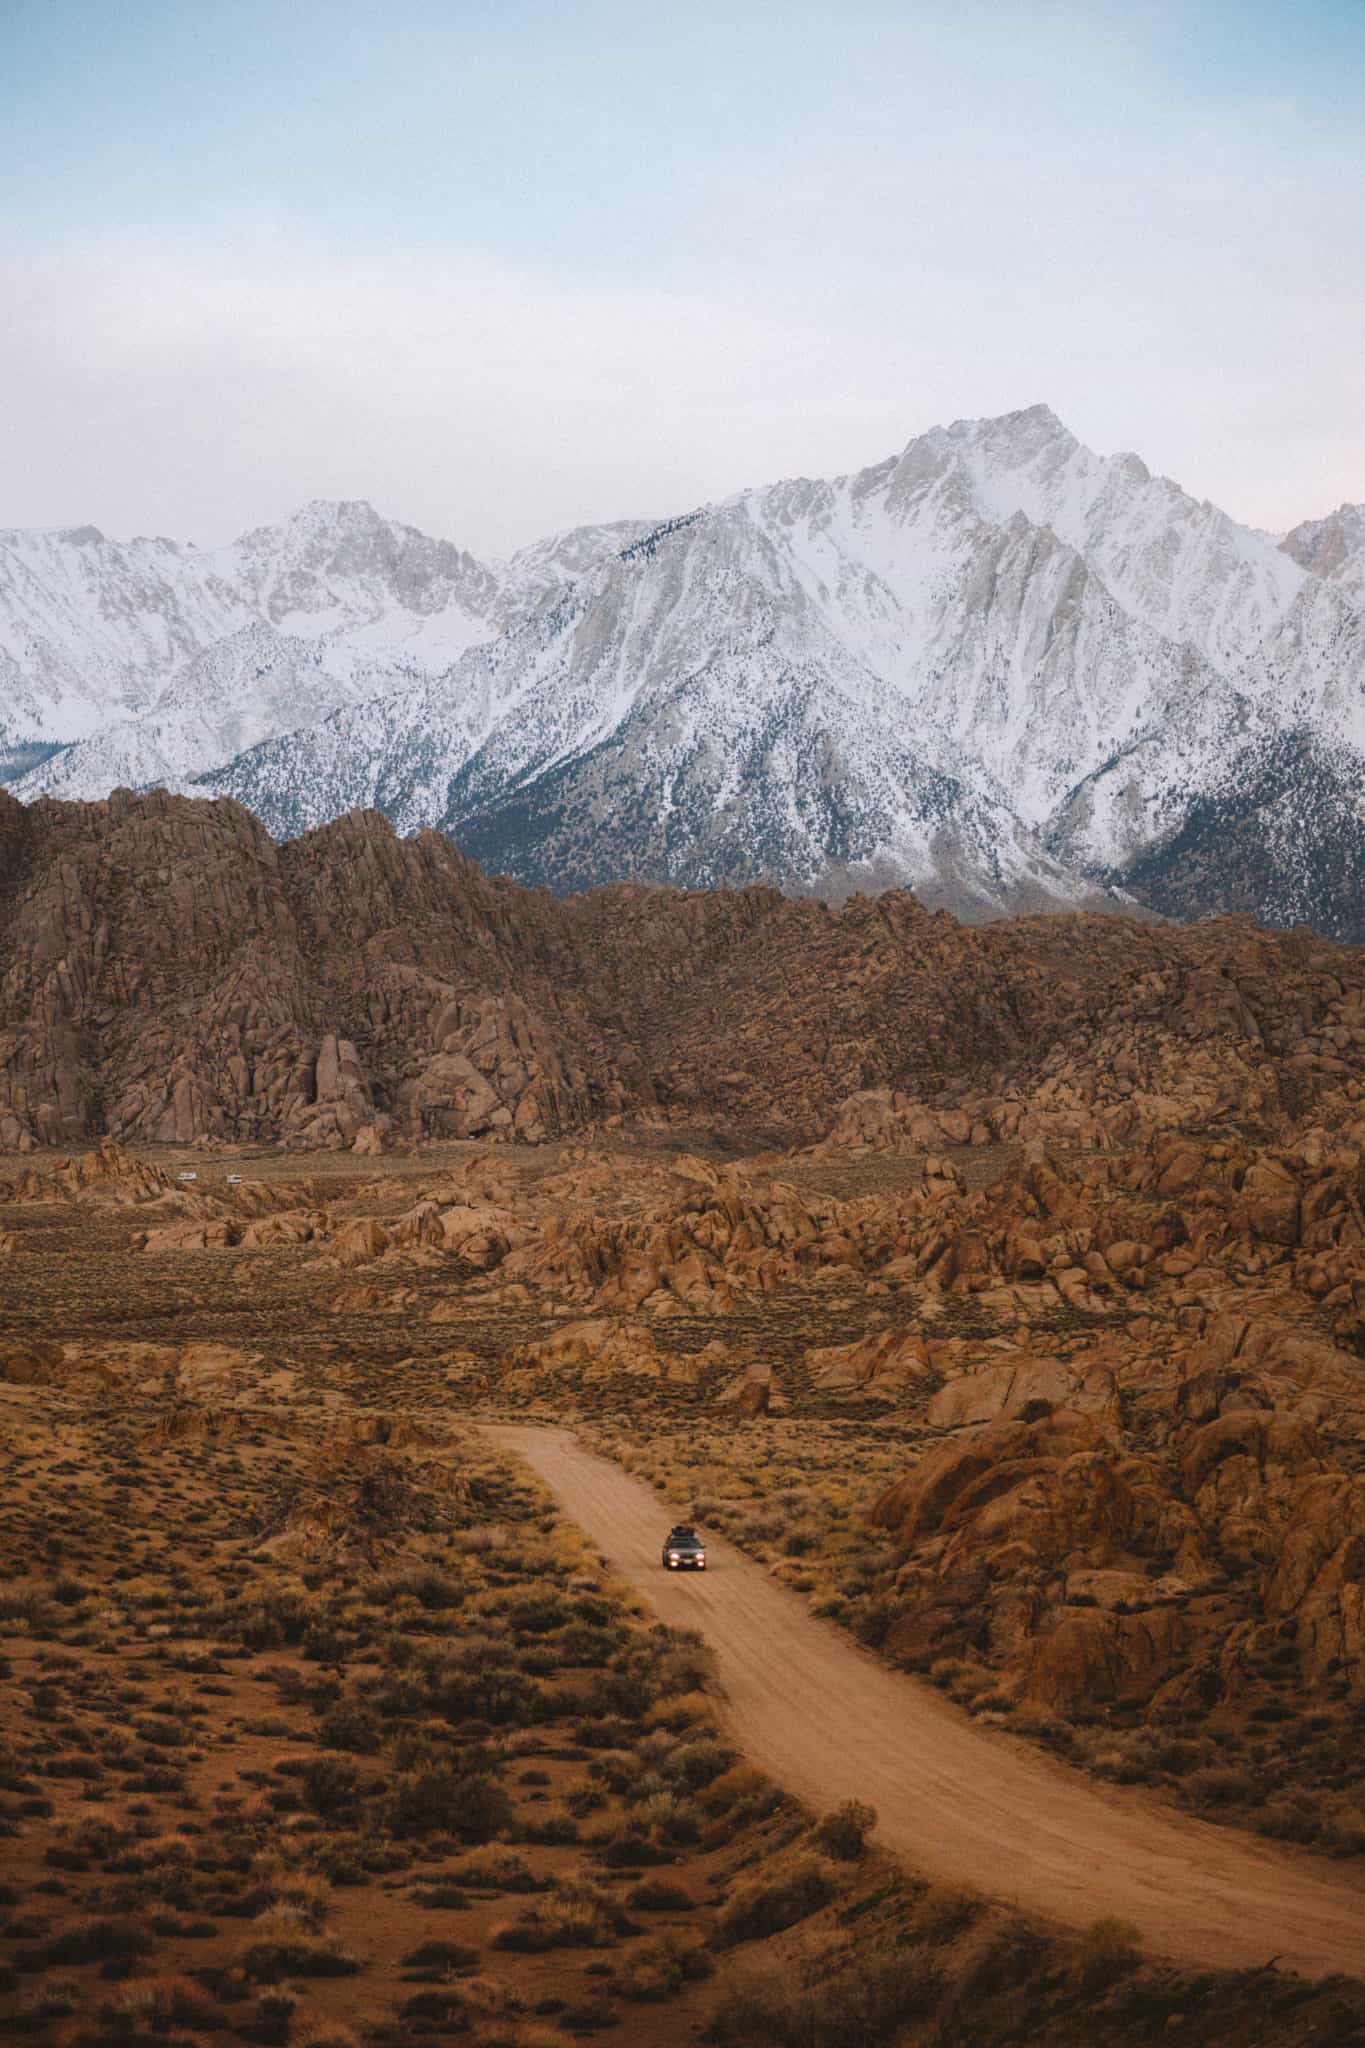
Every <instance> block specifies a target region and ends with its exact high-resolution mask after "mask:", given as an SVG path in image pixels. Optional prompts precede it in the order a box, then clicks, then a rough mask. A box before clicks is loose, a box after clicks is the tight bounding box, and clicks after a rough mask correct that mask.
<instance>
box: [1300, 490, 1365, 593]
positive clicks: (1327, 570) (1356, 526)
mask: <svg viewBox="0 0 1365 2048" xmlns="http://www.w3.org/2000/svg"><path fill="white" fill-rule="evenodd" d="M1282 545H1283V547H1284V551H1285V553H1286V554H1287V555H1292V556H1293V558H1294V560H1295V561H1296V562H1298V563H1300V564H1301V565H1302V566H1303V567H1304V568H1305V569H1311V570H1312V572H1313V574H1314V575H1315V576H1322V577H1325V578H1326V580H1327V581H1328V582H1329V583H1334V584H1335V585H1336V587H1337V589H1338V590H1341V591H1344V593H1345V594H1346V596H1347V597H1349V598H1350V599H1351V600H1352V602H1353V603H1356V604H1360V603H1365V505H1339V506H1338V507H1337V509H1336V511H1335V512H1330V513H1329V514H1328V515H1327V517H1326V518H1325V519H1306V520H1305V521H1304V523H1303V525H1302V526H1296V527H1295V528H1294V530H1293V532H1292V533H1287V534H1286V535H1285V537H1284V541H1283V543H1282Z"/></svg>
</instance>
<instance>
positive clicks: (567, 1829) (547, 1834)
mask: <svg viewBox="0 0 1365 2048" xmlns="http://www.w3.org/2000/svg"><path fill="white" fill-rule="evenodd" d="M525 1834H526V1839H527V1841H528V1842H539V1843H541V1844H542V1845H543V1846H545V1847H547V1848H565V1847H567V1845H568V1844H569V1843H570V1842H576V1841H577V1840H578V1822H577V1821H576V1820H575V1819H574V1817H573V1815H572V1814H571V1813H547V1814H546V1816H545V1818H544V1819H543V1820H537V1821H531V1822H529V1823H528V1825H527V1827H526V1829H525Z"/></svg>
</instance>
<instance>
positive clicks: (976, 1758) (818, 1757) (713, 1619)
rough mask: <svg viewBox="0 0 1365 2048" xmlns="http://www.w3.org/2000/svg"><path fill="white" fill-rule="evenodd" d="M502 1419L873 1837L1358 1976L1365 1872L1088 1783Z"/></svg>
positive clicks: (1174, 1951)
mask: <svg viewBox="0 0 1365 2048" xmlns="http://www.w3.org/2000/svg"><path fill="white" fill-rule="evenodd" d="M489 1434H490V1435H491V1436H492V1437H494V1438H495V1439H496V1441H498V1442H499V1443H501V1444H503V1445H504V1446H505V1447H506V1448H507V1449H509V1450H513V1451H516V1452H518V1453H520V1455H521V1456H522V1457H524V1458H525V1459H526V1460H527V1461H528V1463H530V1464H531V1465H532V1466H534V1468H535V1469H536V1470H537V1471H538V1472H539V1473H540V1474H541V1476H542V1478H544V1479H545V1480H546V1482H547V1483H548V1484H549V1485H550V1486H551V1487H552V1488H553V1490H554V1492H555V1494H556V1496H557V1497H558V1499H559V1502H560V1505H561V1506H562V1508H563V1509H564V1511H565V1513H566V1514H567V1515H568V1516H569V1517H570V1519H571V1520H573V1521H574V1522H576V1523H577V1524H578V1525H579V1527H580V1528H581V1529H583V1530H584V1531H585V1532H586V1533H587V1534H588V1535H590V1536H591V1537H592V1538H593V1540H594V1541H595V1542H596V1543H597V1544H598V1545H599V1546H600V1547H601V1549H602V1551H603V1553H604V1555H605V1556H607V1557H608V1558H609V1559H610V1561H611V1563H612V1564H613V1565H614V1566H615V1567H616V1569H617V1570H618V1571H619V1572H620V1573H621V1574H622V1576H623V1577H625V1578H627V1579H629V1580H630V1581H631V1582H632V1583H633V1584H634V1585H636V1586H637V1587H638V1588H639V1589H640V1591H641V1592H642V1593H644V1594H645V1595H647V1597H648V1599H649V1602H650V1604H651V1606H652V1607H653V1608H654V1610H655V1612H656V1613H657V1614H658V1615H659V1617H660V1619H661V1620H664V1621H669V1622H674V1623H677V1624H680V1625H683V1626H689V1627H694V1628H698V1629H700V1630H702V1631H703V1633H704V1634H705V1636H706V1639H707V1641H708V1642H709V1643H710V1644H711V1646H712V1648H713V1649H714V1650H715V1653H716V1656H717V1659H718V1661H719V1667H720V1677H721V1680H722V1683H723V1684H724V1687H725V1691H726V1694H727V1698H728V1709H727V1711H728V1717H729V1720H730V1723H731V1726H732V1729H733V1733H734V1735H735V1738H736V1740H737V1742H738V1743H739V1744H740V1745H742V1747H743V1749H744V1751H745V1753H746V1755H747V1756H749V1757H750V1758H751V1759H752V1760H753V1762H755V1763H757V1764H759V1765H761V1766H762V1768H763V1769H764V1770H766V1771H768V1772H770V1773H771V1774H772V1776H773V1777H774V1778H776V1779H777V1780H778V1781H779V1782H780V1783H781V1784H783V1785H785V1786H786V1787H787V1788H788V1790H789V1791H792V1792H795V1793H796V1794H798V1795H799V1796H800V1797H801V1798H803V1799H805V1800H807V1801H808V1802H809V1803H810V1804H811V1805H812V1806H814V1807H816V1808H817V1809H827V1808H829V1807H831V1806H835V1805H837V1804H838V1803H839V1802H840V1801H841V1800H844V1799H855V1798H856V1799H866V1800H869V1801H871V1803H872V1804H873V1805H874V1806H875V1807H876V1809H877V1812H878V1814H879V1816H880V1824H879V1828H878V1838H879V1840H880V1841H881V1842H883V1843H884V1844H885V1845H886V1847H887V1848H889V1849H891V1850H893V1851H895V1852H896V1853H897V1854H898V1855H901V1856H903V1857H904V1858H905V1860H906V1862H907V1863H909V1864H910V1865H911V1866H912V1867H913V1868H915V1869H917V1870H920V1871H923V1872H925V1873H927V1874H929V1875H933V1876H937V1877H942V1878H948V1879H953V1880H955V1881H957V1882H960V1883H964V1884H969V1885H973V1886H975V1887H977V1888H978V1889H980V1890H982V1891H985V1892H989V1893H992V1894H993V1895H994V1896H996V1897H998V1898H1005V1899H1009V1900H1012V1901H1014V1902H1016V1903H1017V1904H1018V1905H1020V1906H1021V1907H1023V1908H1025V1909H1026V1910H1028V1911H1030V1912H1032V1913H1035V1914H1041V1915H1044V1916H1046V1917H1048V1918H1051V1919H1054V1920H1058V1921H1065V1922H1070V1923H1072V1924H1081V1925H1084V1924H1086V1923H1088V1922H1089V1921H1092V1920H1094V1919H1097V1918H1098V1917H1100V1916H1101V1915H1104V1914H1115V1915H1118V1916H1119V1917H1120V1918H1122V1919H1125V1920H1131V1921H1133V1922H1135V1923H1136V1925H1137V1926H1138V1927H1139V1928H1140V1929H1141V1930H1142V1933H1143V1935H1144V1937H1145V1939H1146V1941H1147V1942H1148V1944H1149V1945H1150V1947H1152V1948H1153V1949H1156V1950H1158V1951H1159V1952H1161V1953H1164V1954H1166V1955H1170V1956H1174V1957H1178V1958H1180V1959H1181V1960H1183V1961H1189V1962H1198V1963H1203V1964H1211V1965H1216V1966H1222V1967H1228V1968H1233V1967H1239V1966H1242V1965H1248V1964H1258V1963H1265V1962H1268V1961H1269V1960H1270V1959H1271V1958H1272V1957H1278V1958H1279V1959H1280V1961H1281V1963H1282V1964H1283V1965H1284V1966H1285V1967H1287V1968H1292V1969H1295V1970H1299V1971H1302V1972H1304V1973H1305V1974H1306V1975H1310V1976H1320V1975H1323V1974H1325V1973H1327V1972H1331V1971H1338V1970H1339V1971H1345V1972H1347V1973H1349V1974H1351V1975H1353V1976H1360V1975H1365V1878H1362V1875H1361V1873H1359V1872H1358V1871H1348V1870H1346V1869H1343V1868H1337V1867H1334V1866H1333V1865H1331V1864H1326V1863H1315V1862H1312V1861H1311V1860H1310V1859H1308V1858H1306V1857H1301V1856H1298V1855H1295V1854H1294V1853H1292V1852H1286V1851H1283V1850H1280V1849H1274V1848H1271V1847H1270V1846H1269V1845H1266V1846H1262V1845H1261V1844H1259V1843H1258V1842H1256V1841H1255V1840H1253V1839H1250V1838H1248V1837H1246V1836H1244V1835H1238V1834H1236V1833H1234V1832H1233V1831H1232V1830H1231V1829H1226V1828H1213V1827H1209V1826H1206V1825H1205V1824H1203V1823H1201V1822H1199V1821H1195V1820H1187V1819H1186V1818H1185V1817H1184V1816H1183V1815H1180V1814H1176V1813H1172V1812H1171V1811H1169V1810H1168V1809H1165V1808H1162V1807H1160V1806H1159V1805H1157V1804H1156V1803H1155V1802H1154V1801H1152V1800H1150V1798H1144V1797H1143V1796H1142V1795H1141V1794H1136V1793H1130V1792H1127V1791H1124V1790H1122V1789H1120V1788H1118V1787H1109V1786H1101V1785H1095V1784H1092V1783H1091V1782H1090V1781H1089V1780H1088V1779H1085V1778H1083V1777H1082V1776H1081V1775H1080V1774H1079V1773H1078V1772H1073V1771H1070V1770H1068V1769H1067V1768H1066V1767H1065V1766H1064V1765H1062V1764H1058V1763H1055V1762H1053V1761H1052V1759H1051V1758H1049V1757H1047V1756H1044V1755H1042V1754H1040V1753H1039V1752H1037V1751H1035V1750H1033V1749H1031V1748H1029V1747H1028V1746H1027V1745H1025V1744H1024V1743H1022V1742H1020V1741H1018V1740H1016V1739H1013V1738H1011V1737H1009V1736H1007V1735H1004V1734H1002V1733H999V1732H997V1731H995V1730H991V1731H987V1730H984V1729H981V1728H978V1727H976V1726H975V1725H974V1724H973V1723H972V1722H971V1721H970V1720H968V1718H967V1717H966V1716H965V1715H963V1714H961V1713H960V1712H959V1711H958V1710H957V1709H955V1708H953V1707H951V1706H949V1704H948V1703H947V1702H946V1701H945V1700H943V1699H941V1698H940V1696H939V1695H938V1694H937V1693H936V1692H935V1691H934V1690H933V1689H932V1688H931V1687H929V1686H927V1685H922V1684H920V1683H917V1682H916V1681H915V1680H914V1679H913V1678H909V1677H906V1676H903V1675H902V1674H901V1673H899V1672H895V1671H892V1670H890V1669H888V1668H887V1667H886V1666H884V1665H882V1664H880V1663H878V1661H877V1660H876V1659H875V1658H874V1657H873V1656H872V1655H871V1654H870V1653H869V1652H867V1651H865V1650H862V1649H860V1648H859V1647H858V1645H856V1644H855V1643H853V1642H851V1641H850V1640H849V1639H848V1637H847V1636H844V1635H841V1634H840V1633H839V1631H838V1630H836V1629H835V1628H834V1626H833V1625H832V1624H831V1623H827V1622H820V1621H817V1620H815V1619H814V1617H813V1616H812V1615H811V1614H810V1612H809V1611H808V1609H807V1607H806V1605H805V1602H804V1601H803V1600H801V1599H799V1598H798V1597H797V1595H796V1594H794V1593H789V1592H787V1591H785V1590H784V1589H783V1588H782V1587H780V1586H777V1585H775V1584H774V1583H773V1581H772V1580H771V1579H770V1578H769V1577H768V1575H767V1573H766V1572H764V1571H763V1570H762V1568H761V1567H760V1566H758V1565H756V1564H754V1563H753V1562H751V1561H750V1560H749V1559H747V1558H745V1557H744V1556H742V1555H741V1553H740V1552H739V1551H737V1550H735V1549H733V1548H732V1547H731V1546H730V1545H729V1544H726V1543H720V1542H716V1541H713V1540H710V1539H708V1545H707V1549H708V1559H709V1562H710V1568H709V1569H708V1571H707V1573H706V1574H705V1576H703V1575H702V1574H700V1573H693V1572H689V1573H687V1574H685V1575H684V1574H669V1573H666V1572H664V1571H662V1570H661V1569H660V1564H659V1552H660V1548H661V1546H662V1541H663V1537H664V1535H665V1533H666V1531H667V1528H668V1525H669V1521H670V1519H671V1516H670V1510H669V1508H668V1507H667V1505H666V1504H663V1503H661V1501H660V1499H659V1497H658V1495H657V1494H655V1493H653V1492H652V1491H651V1490H650V1488H649V1487H647V1486H644V1485H641V1483H640V1482H639V1481H638V1480H635V1479H632V1478H630V1477H629V1476H628V1475H627V1474H626V1473H625V1472H623V1471H622V1470H621V1469H620V1467H619V1466H617V1465H614V1464H612V1463H610V1462H609V1461H608V1460H607V1459H604V1458H599V1457H595V1456H594V1455H593V1454H592V1453H591V1452H589V1451H585V1450H584V1449H583V1448H582V1447H581V1446H580V1445H579V1444H578V1443H577V1442H576V1441H575V1439H574V1438H573V1437H572V1436H571V1435H570V1434H569V1432H568V1431H566V1430H559V1429H550V1428H544V1429H541V1428H518V1427H505V1428H504V1427H500V1428H495V1429H491V1430H490V1432H489Z"/></svg>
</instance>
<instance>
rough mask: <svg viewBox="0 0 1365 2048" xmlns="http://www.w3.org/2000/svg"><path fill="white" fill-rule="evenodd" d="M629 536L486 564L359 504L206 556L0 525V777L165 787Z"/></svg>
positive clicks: (428, 669)
mask: <svg viewBox="0 0 1365 2048" xmlns="http://www.w3.org/2000/svg"><path fill="white" fill-rule="evenodd" d="M638 531H639V529H638V527H634V526H629V525H625V526H622V527H619V528H617V527H612V528H604V529H585V530H584V531H583V532H581V533H578V534H572V535H561V536H556V537H555V538H553V539H551V540H548V541H545V542H542V543H540V544H538V545H537V546H536V547H535V548H532V549H529V550H527V551H526V554H525V555H524V556H522V557H518V558H517V559H516V560H515V561H513V562H510V563H497V564H488V563H483V562H479V561H476V560H475V558H474V557H473V556H472V555H470V554H467V553H465V552H464V551H463V550H462V549H459V548H456V547H455V546H453V545H452V544H451V543H450V542H449V541H442V540H433V539H431V538H429V537H428V536H427V535H426V534H423V533H419V532H418V531H417V530H416V529H415V528H414V527H410V526H403V525H400V524H398V523H396V522H394V521H391V520H386V519H382V518H380V516H379V514H378V513H377V512H375V510H374V509H373V507H372V506H370V505H368V504H365V503H364V502H363V501H354V502H343V503H330V502H326V501H317V502H315V503H313V504H309V505H305V506H304V507H303V508H302V509H301V510H300V511H298V512H296V513H295V514H294V515H293V516H292V517H291V518H289V519H287V520H285V521H284V522H283V524H281V525H279V526H270V527H260V528H257V529H256V530H255V531H253V532H251V533H248V534H244V535H243V536H242V538H241V539H240V540H238V541H235V542H233V543H232V544H231V545H230V546H228V547H224V548H217V549H212V550H208V551H204V552H201V551H199V550H197V549H195V548H193V547H189V546H184V545H181V544H178V543H176V542H173V541H166V540H155V541H149V540H134V541H129V542H126V543H125V542H118V541H110V540H107V539H106V538H105V536H104V535H103V534H101V533H100V532H98V530H97V529H96V528H94V527H82V528H80V529H77V530H75V531H63V532H46V533H23V532H11V533H4V534H0V775H7V776H8V777H9V779H10V780H11V781H18V780H19V779H20V778H21V777H22V778H23V782H22V787H23V794H24V795H25V796H26V797H28V798H32V797H34V796H39V795H44V794H53V795H60V796H69V797H102V796H105V795H107V794H108V792H109V790H110V789H112V788H116V787H119V786H124V785H126V786H129V787H149V786H152V785H161V786H164V787H177V786H179V785H180V784H181V783H183V782H184V781H185V779H186V778H187V777H189V776H192V775H194V774H196V773H198V772H199V771H201V770H203V769H206V768H213V767H217V766H219V765H221V764H222V763H224V762H226V761H230V760H232V759H233V758H235V757H236V756H237V755H239V754H241V753H243V752H244V751H246V750H248V749H249V748H251V747H253V746H256V745H257V744H259V743H260V742H261V741H263V740H268V739H272V738H275V737H277V736H278V735H280V734H282V733H287V732H290V731H292V730H294V729H295V728H296V727H299V726H304V725H308V724H309V723H311V722H313V721H315V720H317V719H320V718H323V717H325V716H326V715H327V713H328V712H330V711H332V710H333V709H335V708H336V707H337V706H338V705H340V704H350V703H364V702H368V701H369V700H371V699H374V698H376V697H380V698H382V697H384V696H387V695H389V694H391V693H393V692H394V691H397V690H400V689H401V688H403V687H404V686H405V685H407V684H410V683H412V682H413V681H414V680H416V679H419V678H421V677H423V676H426V675H429V674H434V673H440V672H442V671H444V670H445V669H447V668H448V667H449V666H450V664H451V662H452V661H454V660H455V659H456V658H457V657H458V656H459V655H460V654H462V653H463V652H464V651H465V650H466V649H467V648H469V647H471V646H473V645H475V644H477V643H478V642H479V641H481V640H485V639H488V638H490V637H491V636H493V635H495V634H497V633H500V632H502V631H503V630H504V628H505V627H506V626H507V625H508V624H509V623H511V622H512V621H514V620H516V619H518V618H520V617H521V616H522V615H523V614H524V613H525V612H526V611H528V610H530V609H533V608H534V605H535V604H536V603H537V602H538V601H539V599H540V598H541V596H542V595H543V594H544V593H545V592H546V591H552V590H554V589H556V588H557V587H558V586H559V585H560V584H561V583H562V582H564V581H565V580H566V579H568V578H571V577H572V576H574V575H577V574H580V573H581V572H582V571H583V569H584V568H585V567H586V566H588V565H589V564H590V563H591V562H592V560H593V559H595V556H596V555H599V554H601V553H603V552H610V551H611V550H612V549H613V548H615V547H619V546H623V545H625V544H626V543H627V542H628V541H629V539H630V538H631V537H632V536H633V535H634V534H635V533H637V532H638Z"/></svg>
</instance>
